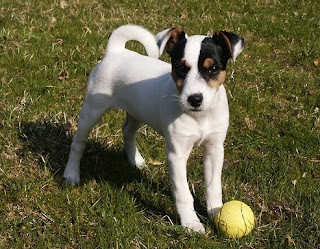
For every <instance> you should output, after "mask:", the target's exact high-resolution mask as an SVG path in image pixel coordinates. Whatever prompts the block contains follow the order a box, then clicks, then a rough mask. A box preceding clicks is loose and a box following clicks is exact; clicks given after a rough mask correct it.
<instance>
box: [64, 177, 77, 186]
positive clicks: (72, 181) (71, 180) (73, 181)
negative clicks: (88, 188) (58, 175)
mask: <svg viewBox="0 0 320 249" xmlns="http://www.w3.org/2000/svg"><path fill="white" fill-rule="evenodd" d="M63 178H64V180H63V183H64V184H65V185H66V186H70V187H74V186H78V185H79V184H80V177H68V176H64V177H63Z"/></svg>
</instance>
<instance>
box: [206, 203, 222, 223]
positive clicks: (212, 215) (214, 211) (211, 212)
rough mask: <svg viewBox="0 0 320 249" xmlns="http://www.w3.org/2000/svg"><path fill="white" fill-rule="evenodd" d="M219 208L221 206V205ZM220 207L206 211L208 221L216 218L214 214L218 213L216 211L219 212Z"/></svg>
mask: <svg viewBox="0 0 320 249" xmlns="http://www.w3.org/2000/svg"><path fill="white" fill-rule="evenodd" d="M221 206H222V205H221ZM221 206H219V207H215V208H211V209H208V217H209V220H211V221H213V220H214V217H215V216H216V213H217V212H218V210H219V208H220V207H221Z"/></svg>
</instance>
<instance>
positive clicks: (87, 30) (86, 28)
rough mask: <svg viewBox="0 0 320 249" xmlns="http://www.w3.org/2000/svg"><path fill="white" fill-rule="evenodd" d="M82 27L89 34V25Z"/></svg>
mask: <svg viewBox="0 0 320 249" xmlns="http://www.w3.org/2000/svg"><path fill="white" fill-rule="evenodd" d="M82 29H83V30H84V31H85V32H86V33H89V34H91V29H90V28H89V27H82Z"/></svg>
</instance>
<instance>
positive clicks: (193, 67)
mask: <svg viewBox="0 0 320 249" xmlns="http://www.w3.org/2000/svg"><path fill="white" fill-rule="evenodd" d="M156 38H157V41H158V46H159V49H160V54H162V52H163V50H166V51H167V52H168V53H169V55H170V57H171V64H172V73H171V74H172V78H173V80H174V82H175V83H176V88H177V91H178V92H179V94H180V98H181V103H182V106H183V108H184V110H185V111H187V112H203V111H206V110H210V108H211V106H212V102H213V99H214V96H215V93H216V92H217V90H218V89H219V87H220V86H221V85H222V84H223V82H224V80H225V76H226V66H227V62H228V60H229V59H230V58H231V59H232V61H233V62H234V61H235V59H236V57H237V56H238V55H239V54H240V53H241V52H242V50H243V48H244V39H243V38H241V37H240V36H238V35H235V34H232V33H229V32H225V31H218V32H216V33H215V34H214V35H213V36H212V37H208V36H200V35H195V36H191V37H188V36H187V35H186V34H185V33H184V31H183V30H182V29H181V28H174V29H167V30H164V31H162V32H160V33H159V34H157V36H156Z"/></svg>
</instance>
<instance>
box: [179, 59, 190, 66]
mask: <svg viewBox="0 0 320 249" xmlns="http://www.w3.org/2000/svg"><path fill="white" fill-rule="evenodd" d="M181 61H182V63H183V64H184V65H185V66H186V67H189V68H190V67H191V66H190V64H189V63H188V62H187V60H186V59H182V60H181Z"/></svg>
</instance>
